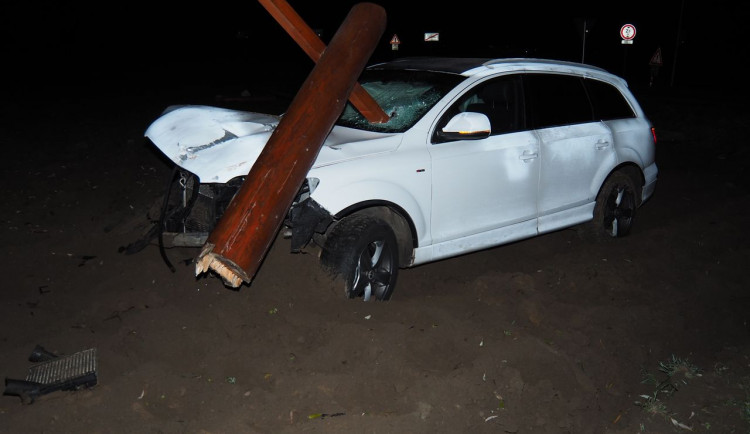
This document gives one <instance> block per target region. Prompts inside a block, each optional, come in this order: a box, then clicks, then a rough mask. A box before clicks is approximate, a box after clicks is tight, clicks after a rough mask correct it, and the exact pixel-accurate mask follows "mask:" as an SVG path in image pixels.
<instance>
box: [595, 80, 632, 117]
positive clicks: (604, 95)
mask: <svg viewBox="0 0 750 434" xmlns="http://www.w3.org/2000/svg"><path fill="white" fill-rule="evenodd" d="M583 82H584V83H585V85H586V90H587V91H588V93H589V98H591V103H592V104H593V105H594V117H595V118H596V119H597V120H602V121H608V120H612V119H625V118H634V117H635V113H634V112H633V109H632V108H631V107H630V104H628V101H627V100H626V99H625V97H624V96H623V95H622V93H620V91H619V90H618V89H617V88H616V87H614V86H612V85H611V84H609V83H605V82H603V81H599V80H589V79H587V80H583Z"/></svg>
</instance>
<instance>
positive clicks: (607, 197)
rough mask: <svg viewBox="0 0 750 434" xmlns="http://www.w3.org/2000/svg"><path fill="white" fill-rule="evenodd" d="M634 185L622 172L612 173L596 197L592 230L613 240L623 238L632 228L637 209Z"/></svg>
mask: <svg viewBox="0 0 750 434" xmlns="http://www.w3.org/2000/svg"><path fill="white" fill-rule="evenodd" d="M636 191H637V189H636V188H635V183H634V182H633V179H632V178H631V177H629V176H627V175H626V174H624V173H622V172H615V173H613V174H612V175H611V176H610V177H609V178H608V179H607V181H606V182H605V183H604V185H603V186H602V189H601V190H600V191H599V195H598V196H597V197H596V206H595V208H594V221H593V226H594V230H595V231H596V232H597V233H598V234H601V235H608V236H610V237H613V238H618V237H624V236H626V235H627V234H628V233H629V232H630V229H631V227H632V226H633V219H634V218H635V211H636V209H637V208H638V205H637V204H638V202H637V198H636Z"/></svg>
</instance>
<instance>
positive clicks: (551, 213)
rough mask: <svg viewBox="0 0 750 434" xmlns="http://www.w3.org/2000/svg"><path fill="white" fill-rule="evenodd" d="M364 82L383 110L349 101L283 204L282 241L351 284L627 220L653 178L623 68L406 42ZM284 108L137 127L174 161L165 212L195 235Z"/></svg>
mask: <svg viewBox="0 0 750 434" xmlns="http://www.w3.org/2000/svg"><path fill="white" fill-rule="evenodd" d="M359 83H360V84H361V85H362V86H363V87H364V88H365V89H366V90H367V91H368V92H369V93H370V94H371V95H372V96H373V98H374V99H375V100H376V101H377V102H378V104H379V105H380V106H381V107H382V108H383V109H384V110H385V111H386V113H388V115H389V116H390V120H389V121H388V122H386V123H381V124H373V123H369V122H368V121H367V120H366V119H365V118H364V117H363V116H362V115H361V114H360V113H358V112H357V111H356V109H355V108H354V107H353V106H352V105H351V104H349V105H348V106H347V107H346V109H345V110H344V112H343V113H342V115H341V117H340V119H339V120H338V122H337V124H336V126H335V127H334V128H333V130H332V131H331V132H330V135H329V136H328V138H327V139H326V141H325V143H324V144H323V146H322V148H321V150H320V152H319V154H318V156H317V159H316V161H315V163H314V165H313V167H312V169H311V170H310V171H309V173H308V175H307V179H306V181H305V182H304V184H303V185H302V187H301V189H300V191H299V195H298V197H297V199H296V200H295V201H294V202H293V204H292V206H291V208H290V209H289V212H288V215H287V219H286V221H285V225H286V227H287V228H288V230H289V231H290V232H291V250H292V251H299V250H300V249H303V248H304V247H305V246H306V245H307V244H308V243H310V242H313V243H315V244H317V245H318V246H320V252H321V255H320V259H321V262H322V264H323V265H324V266H325V267H326V268H328V269H329V270H331V271H332V272H334V273H336V274H338V275H340V276H341V277H343V280H344V281H345V291H346V295H347V296H348V297H350V298H355V297H362V298H363V299H364V300H387V299H389V298H390V297H391V295H392V293H393V290H394V287H395V285H396V278H397V275H398V270H399V268H403V267H411V266H415V265H418V264H423V263H426V262H430V261H436V260H439V259H443V258H448V257H451V256H456V255H460V254H464V253H469V252H473V251H477V250H480V249H485V248H489V247H493V246H498V245H501V244H505V243H509V242H512V241H516V240H520V239H523V238H528V237H533V236H535V235H539V234H542V233H545V232H549V231H553V230H557V229H561V228H565V227H569V226H572V225H577V224H581V223H586V222H588V223H587V224H589V225H590V226H591V227H593V228H596V230H597V231H598V232H599V233H601V234H605V235H608V236H612V237H620V236H624V235H626V234H627V233H628V232H629V231H630V229H631V227H632V225H633V219H634V217H635V213H636V210H637V208H638V207H639V206H640V205H641V204H642V203H643V202H644V201H645V200H646V199H648V198H649V197H650V196H651V195H652V193H653V191H654V187H655V183H656V179H657V172H658V171H657V166H656V163H655V143H656V137H655V135H654V130H653V128H652V125H651V123H650V122H649V120H648V119H647V118H646V116H645V114H644V112H643V110H642V109H641V107H640V106H639V104H638V102H637V101H636V99H635V98H634V96H633V95H632V93H631V92H630V91H629V90H628V88H627V85H626V83H625V81H624V80H622V79H621V78H619V77H617V76H614V75H612V74H610V73H607V72H606V71H604V70H601V69H599V68H595V67H591V66H586V65H581V64H574V63H567V62H560V61H551V60H537V59H496V60H490V59H469V58H412V59H399V60H395V61H391V62H387V63H382V64H377V65H373V66H370V67H368V68H367V69H366V70H365V71H364V72H363V74H362V75H361V77H360V78H359ZM278 121H279V117H277V116H272V115H265V114H259V113H252V112H239V111H234V110H228V109H223V108H218V107H207V106H180V107H170V108H169V109H167V110H166V111H165V112H164V114H163V115H162V116H161V117H160V118H158V119H157V120H156V121H155V122H153V124H152V125H151V126H150V127H149V128H148V130H147V131H146V136H147V137H148V138H149V139H150V140H151V141H152V142H153V143H154V144H155V145H156V146H157V147H158V148H159V149H160V150H161V151H162V152H163V153H164V154H165V155H166V156H167V157H168V158H169V159H170V160H171V161H173V162H174V163H175V165H176V171H177V173H179V176H178V178H179V180H180V181H179V183H177V185H178V188H179V191H177V192H175V191H172V192H170V194H168V195H167V197H168V198H169V197H171V200H167V201H165V206H164V210H163V211H164V212H163V215H162V218H161V220H160V221H159V223H158V225H157V226H158V232H159V235H160V237H162V239H168V240H169V243H170V245H179V246H195V247H200V246H202V245H203V243H204V242H205V240H206V238H207V236H208V234H209V233H210V232H211V230H212V228H213V227H214V225H215V224H216V222H217V221H218V219H219V218H220V217H221V215H222V212H223V211H224V210H225V209H226V206H227V205H228V204H229V202H230V201H231V199H232V197H233V195H234V193H235V192H236V191H237V190H238V188H239V187H240V185H241V184H242V182H243V181H244V177H245V176H246V175H247V174H248V172H249V171H250V168H251V167H252V165H253V163H254V161H255V160H256V158H257V157H258V155H259V154H260V152H261V151H262V149H263V146H264V145H265V143H266V142H267V141H268V139H269V137H270V135H271V134H272V133H273V131H274V128H275V127H276V125H277V124H278Z"/></svg>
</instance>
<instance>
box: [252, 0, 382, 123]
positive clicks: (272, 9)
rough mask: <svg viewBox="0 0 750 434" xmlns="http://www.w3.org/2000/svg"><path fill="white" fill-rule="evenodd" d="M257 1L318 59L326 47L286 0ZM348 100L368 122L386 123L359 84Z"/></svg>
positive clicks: (380, 112) (355, 85)
mask: <svg viewBox="0 0 750 434" xmlns="http://www.w3.org/2000/svg"><path fill="white" fill-rule="evenodd" d="M258 1H259V2H260V4H261V5H263V7H264V8H266V10H267V11H268V13H269V14H271V16H272V17H273V18H274V19H275V20H276V21H277V22H278V23H279V24H280V25H281V27H283V28H284V30H286V32H287V33H288V34H289V36H291V37H292V39H294V41H295V42H296V43H297V45H299V46H300V47H301V48H302V50H303V51H304V52H305V53H306V54H307V55H308V56H309V57H310V58H311V59H312V60H313V61H314V62H317V61H318V59H320V56H322V55H323V52H324V51H325V49H326V45H325V44H324V43H323V41H321V40H320V38H319V37H318V35H316V34H315V32H314V31H313V30H312V29H311V28H310V26H308V25H307V23H305V21H304V20H303V19H302V17H300V16H299V14H297V12H296V11H295V10H294V9H293V8H292V7H291V6H290V5H289V3H287V1H286V0H258ZM349 100H350V101H351V102H352V104H353V105H354V107H356V108H357V110H359V112H360V113H361V114H362V116H364V117H365V119H367V121H368V122H372V123H376V124H377V123H383V122H388V119H389V118H388V115H387V114H386V113H385V112H384V111H383V109H382V108H381V107H380V105H379V104H378V103H377V102H375V100H374V99H372V96H371V95H370V94H369V93H368V92H367V91H366V90H365V89H364V88H363V87H362V86H360V84H359V83H356V82H355V83H354V89H353V90H352V93H351V95H349Z"/></svg>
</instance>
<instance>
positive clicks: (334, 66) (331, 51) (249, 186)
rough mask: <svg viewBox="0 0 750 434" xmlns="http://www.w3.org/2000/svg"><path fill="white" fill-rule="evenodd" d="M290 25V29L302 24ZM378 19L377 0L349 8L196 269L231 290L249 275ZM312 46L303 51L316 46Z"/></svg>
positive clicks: (334, 115)
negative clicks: (211, 274)
mask: <svg viewBox="0 0 750 434" xmlns="http://www.w3.org/2000/svg"><path fill="white" fill-rule="evenodd" d="M262 1H265V0H261V2H262ZM269 3H270V4H272V5H277V6H278V5H279V4H281V2H279V1H278V0H276V1H271V2H269ZM290 9H291V8H290ZM294 15H296V14H294ZM284 16H286V17H289V14H288V13H287V14H284ZM277 19H278V18H277ZM292 21H294V20H292ZM300 21H301V20H300ZM292 24H293V25H294V26H293V27H294V28H296V29H297V30H300V29H304V28H307V26H306V25H304V23H302V25H300V23H296V24H294V23H292ZM385 24H386V14H385V10H384V9H383V8H382V7H380V6H378V5H376V4H373V3H359V4H357V5H355V6H354V7H353V8H352V9H351V11H350V12H349V14H348V15H347V17H346V19H345V20H344V22H343V23H342V25H341V27H340V28H339V29H338V31H337V32H336V34H335V35H334V36H333V39H332V40H331V42H330V44H329V45H328V47H325V49H324V50H321V51H322V53H321V54H320V56H319V58H318V59H317V64H316V65H315V67H314V68H313V70H312V72H311V73H310V75H309V76H308V77H307V79H306V80H305V82H304V83H303V84H302V87H301V88H300V90H299V92H298V93H297V95H296V96H295V97H294V99H293V100H292V103H291V104H290V105H289V108H288V110H287V112H286V113H285V114H284V116H283V117H282V118H281V120H280V121H279V125H278V126H277V128H276V130H275V131H274V132H273V134H271V137H270V138H269V140H268V143H267V144H266V146H265V148H264V149H263V151H262V152H261V153H260V156H259V157H258V159H257V160H256V161H255V164H254V165H253V167H252V169H250V173H248V175H247V177H246V178H245V181H244V183H243V184H242V186H241V187H240V189H239V191H238V192H237V194H236V195H235V197H234V199H232V202H231V203H230V204H229V206H228V207H227V210H226V211H225V213H224V215H223V216H222V217H221V219H220V220H219V222H218V223H217V225H216V227H215V228H214V229H213V231H211V233H210V234H209V236H208V240H207V241H206V243H205V244H204V246H203V248H202V250H201V252H200V254H199V255H198V258H197V260H196V268H195V271H196V275H198V274H201V273H203V272H206V271H209V270H213V271H215V272H216V273H217V274H219V276H221V277H222V279H223V280H224V283H225V284H227V285H228V286H231V287H235V288H236V287H238V286H240V285H241V284H242V282H247V283H249V282H250V281H251V280H252V278H253V277H254V275H255V273H256V272H257V270H258V268H259V267H260V264H261V262H262V261H263V258H264V257H265V255H266V253H267V251H268V249H269V247H270V246H271V244H272V243H273V240H274V238H275V236H276V234H277V232H278V230H279V229H280V228H281V225H282V223H283V221H284V218H285V216H286V213H287V211H288V210H289V207H290V206H291V204H292V201H293V200H294V197H295V196H296V194H297V192H298V190H299V189H300V187H301V186H302V183H303V182H304V180H305V177H306V175H307V173H308V172H309V170H310V168H311V167H312V164H313V162H314V161H315V158H317V155H318V152H319V151H320V147H321V146H322V145H323V142H324V141H325V139H326V137H327V136H328V134H329V133H330V131H331V128H333V125H334V123H335V122H336V119H338V117H339V116H340V115H341V112H342V111H343V109H344V106H345V105H346V101H347V99H348V98H349V96H350V94H351V93H352V90H353V89H354V87H355V85H356V83H357V78H358V77H359V75H360V74H361V73H362V70H363V69H364V67H365V65H366V63H367V61H368V60H369V58H370V56H371V55H372V53H373V52H374V51H375V47H376V45H377V43H378V41H379V39H380V37H381V36H382V34H383V32H384V31H385ZM304 32H305V31H304V30H301V31H300V33H304ZM313 34H314V33H313ZM315 38H316V39H317V35H315ZM305 40H306V41H307V42H308V43H309V42H310V40H309V38H307V39H305ZM318 40H319V39H318ZM315 44H316V43H315V42H312V43H310V44H309V45H310V46H311V47H308V48H307V49H310V50H317V48H320V47H317V48H316V47H315ZM303 48H304V47H303ZM316 52H317V51H316ZM365 93H366V92H365ZM368 96H369V95H368ZM376 105H377V104H376ZM381 111H382V110H381Z"/></svg>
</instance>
